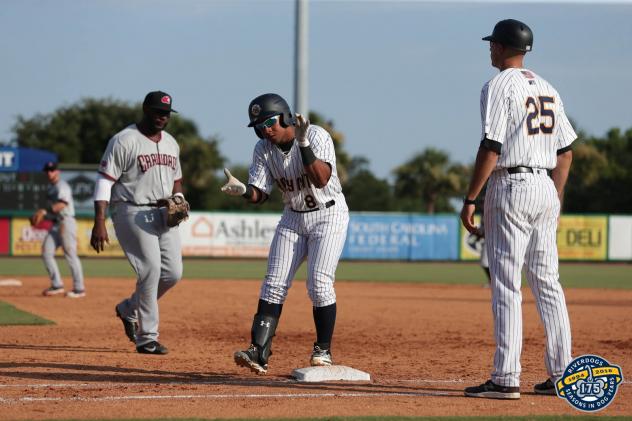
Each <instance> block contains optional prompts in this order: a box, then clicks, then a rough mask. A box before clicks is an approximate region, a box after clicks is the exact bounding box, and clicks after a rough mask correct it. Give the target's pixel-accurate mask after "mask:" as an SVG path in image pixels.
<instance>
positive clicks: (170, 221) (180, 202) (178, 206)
mask: <svg viewBox="0 0 632 421" xmlns="http://www.w3.org/2000/svg"><path fill="white" fill-rule="evenodd" d="M158 206H160V207H165V208H167V226H168V227H176V226H178V225H180V222H182V221H184V220H186V219H187V218H188V217H189V210H190V209H191V207H190V206H189V202H187V201H186V200H185V199H184V196H183V195H182V194H174V195H173V196H171V197H167V198H165V199H160V200H158Z"/></svg>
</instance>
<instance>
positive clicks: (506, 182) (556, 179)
mask: <svg viewBox="0 0 632 421" xmlns="http://www.w3.org/2000/svg"><path fill="white" fill-rule="evenodd" d="M483 40H485V41H489V42H490V51H491V61H492V65H493V66H494V67H496V68H498V69H499V70H500V73H499V74H498V75H496V76H495V77H494V78H492V79H491V80H490V81H489V82H487V83H486V84H485V85H484V86H483V89H482V92H481V120H482V126H483V130H482V141H481V144H480V147H479V149H478V154H477V156H476V164H475V167H474V173H473V175H472V179H471V181H470V185H469V189H468V192H467V195H466V196H465V199H464V204H463V209H462V210H461V220H462V222H463V225H464V226H465V228H466V229H467V230H468V231H469V232H476V230H477V228H476V227H475V226H474V220H473V215H474V200H475V199H476V197H477V196H478V194H479V193H480V191H481V189H482V188H483V185H484V184H485V181H486V180H488V179H489V182H488V185H487V191H486V194H485V213H484V218H485V231H486V232H485V244H486V247H487V253H488V255H489V263H490V266H489V269H490V274H491V284H492V285H491V287H492V312H493V315H494V335H495V337H496V353H495V355H494V369H493V371H492V374H491V379H490V380H489V381H487V382H486V383H484V384H482V385H480V386H475V387H468V388H466V389H465V395H466V396H472V397H483V398H497V399H519V398H520V372H521V366H520V353H521V351H522V309H521V300H522V295H521V290H520V287H521V270H522V268H523V266H524V268H525V272H526V278H527V282H528V283H529V286H530V287H531V291H532V292H533V295H534V296H535V301H536V307H537V310H538V312H539V314H540V318H541V320H542V323H543V325H544V330H545V333H546V355H545V363H546V368H547V372H548V375H549V379H547V380H546V381H545V382H543V383H540V384H537V385H536V386H535V392H536V393H539V394H552V395H554V394H555V388H554V386H553V381H555V380H556V379H557V378H558V377H559V376H560V375H562V373H563V371H564V369H565V368H566V366H567V365H568V363H569V362H570V361H571V329H570V323H569V317H568V311H567V309H566V302H565V298H564V292H563V291H562V286H561V285H560V282H559V272H558V255H557V245H556V230H557V224H558V218H559V215H560V208H561V201H562V196H563V191H564V185H565V184H566V179H567V177H568V172H569V169H570V165H571V161H572V151H571V144H572V142H573V141H574V140H575V139H576V137H577V135H576V134H575V132H574V130H573V128H572V127H571V124H570V122H569V121H568V118H567V117H566V114H565V112H564V106H563V104H562V100H561V98H560V96H559V94H558V93H557V91H556V90H555V88H553V86H551V85H550V84H549V83H548V82H547V81H546V80H544V79H542V78H541V77H540V76H538V75H537V74H535V73H534V72H533V71H531V70H528V69H526V68H524V66H523V60H524V55H525V53H526V52H528V51H531V47H532V45H533V34H532V32H531V29H529V27H528V26H527V25H526V24H524V23H522V22H519V21H517V20H513V19H508V20H503V21H500V22H498V24H496V26H495V27H494V31H493V33H492V35H490V36H487V37H485V38H483ZM549 172H550V173H551V176H549Z"/></svg>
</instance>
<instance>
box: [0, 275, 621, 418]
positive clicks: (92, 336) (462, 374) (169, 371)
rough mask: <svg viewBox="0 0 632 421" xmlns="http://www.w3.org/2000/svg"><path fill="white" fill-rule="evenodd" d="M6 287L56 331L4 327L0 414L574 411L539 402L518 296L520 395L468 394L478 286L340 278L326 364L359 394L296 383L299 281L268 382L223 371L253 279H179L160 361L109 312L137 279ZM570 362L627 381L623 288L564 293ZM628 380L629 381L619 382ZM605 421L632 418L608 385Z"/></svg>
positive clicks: (240, 342) (538, 335)
mask: <svg viewBox="0 0 632 421" xmlns="http://www.w3.org/2000/svg"><path fill="white" fill-rule="evenodd" d="M20 279H21V280H22V281H23V286H22V287H3V288H1V289H0V300H3V301H6V302H9V303H11V304H13V305H15V306H16V307H18V308H20V309H22V310H26V311H29V312H32V313H35V314H37V315H40V316H42V317H44V318H46V319H49V320H53V321H55V322H56V323H57V324H56V325H52V326H0V419H3V420H4V419H54V418H65V419H68V418H72V419H94V418H101V419H116V418H158V417H160V418H180V417H204V418H231V417H239V418H266V417H327V416H351V415H373V416H379V415H383V416H388V415H405V416H415V415H417V416H418V415H535V414H542V415H551V414H566V415H574V414H575V415H576V414H579V411H577V410H575V409H573V408H571V407H570V406H569V404H568V403H566V402H565V401H564V400H562V399H559V398H557V397H550V396H537V395H534V394H533V393H532V389H533V385H534V384H535V383H537V382H540V381H543V380H544V379H545V378H546V371H545V368H544V333H543V330H542V327H541V325H540V322H539V319H538V316H537V313H536V310H535V304H534V301H533V297H532V295H531V292H530V291H529V290H528V289H524V290H523V314H524V345H523V353H522V366H523V373H522V385H521V392H522V396H521V399H520V400H518V401H497V400H486V399H473V398H465V397H463V393H462V390H463V388H464V387H466V386H470V385H475V384H479V383H481V382H483V381H485V380H487V379H488V378H489V372H490V368H491V363H492V358H493V352H494V339H493V336H492V329H493V327H492V315H491V308H490V295H491V293H490V291H489V289H485V288H482V287H475V286H440V285H435V286H432V285H431V286H429V285H427V284H426V285H421V284H378V283H359V282H353V283H352V282H339V283H337V286H336V291H337V293H338V321H337V325H336V333H335V335H334V344H333V356H334V361H335V362H336V363H337V364H341V365H347V366H351V367H354V368H357V369H360V370H363V371H366V372H369V373H370V374H371V376H372V381H371V382H370V383H359V384H356V383H323V384H301V383H297V382H294V381H293V380H292V379H291V378H290V377H289V374H290V373H291V371H292V370H293V369H294V368H298V367H305V366H307V365H308V363H309V356H310V352H311V347H312V342H313V341H314V336H315V335H314V325H313V321H312V309H311V303H310V302H309V299H308V298H307V294H306V291H305V286H304V283H303V282H295V285H294V286H293V287H292V289H291V290H290V294H289V297H288V300H287V302H286V304H285V306H284V308H283V315H282V318H281V322H280V325H279V328H278V330H277V337H276V338H275V339H274V344H273V351H274V354H273V356H272V357H271V359H270V370H269V372H268V375H266V376H257V375H255V374H251V373H250V372H248V371H246V370H245V369H243V368H241V367H237V366H236V365H235V364H234V363H233V357H232V355H233V352H234V351H236V350H239V349H243V348H245V347H246V346H247V345H248V344H249V340H250V333H249V332H250V326H251V323H252V316H253V314H254V311H255V309H256V303H257V299H258V293H259V282H258V281H217V280H215V281H211V280H208V281H203V280H186V279H185V280H183V281H182V282H181V283H180V284H179V285H177V286H176V287H175V288H174V289H172V290H171V291H170V292H169V293H168V294H167V295H166V296H165V297H164V298H163V299H162V300H161V301H160V316H161V332H160V333H161V336H160V341H161V342H162V343H164V344H165V345H166V346H167V347H169V350H170V353H169V354H168V355H166V356H148V355H141V354H137V353H136V351H135V348H134V346H133V344H132V343H130V342H129V341H128V340H127V338H126V337H125V335H124V333H123V328H122V324H121V323H120V321H119V319H118V318H116V317H115V314H114V306H115V304H116V303H117V302H118V301H119V300H120V299H121V298H123V297H124V296H126V295H128V294H129V293H130V292H131V291H132V289H133V287H134V281H133V280H132V279H88V280H87V292H88V295H87V297H85V298H82V299H69V298H63V297H42V296H41V291H42V290H43V289H44V288H45V287H46V286H47V280H46V279H45V278H42V277H30V278H20ZM566 296H567V303H568V307H569V312H570V317H571V326H572V333H573V355H574V356H578V355H582V354H597V355H600V356H602V357H604V358H606V359H607V360H608V361H609V362H610V363H612V364H616V365H619V366H621V368H622V370H623V374H624V376H626V375H627V376H628V377H629V376H632V371H630V368H631V367H632V328H631V327H630V326H632V311H631V309H632V290H596V289H569V290H566ZM628 373H630V374H628ZM600 414H603V415H632V387H631V385H630V383H629V382H625V383H624V384H621V385H620V386H619V392H618V394H617V396H616V398H615V400H614V402H613V403H612V404H611V405H610V406H609V407H607V408H606V409H605V410H603V411H602V412H601V413H600Z"/></svg>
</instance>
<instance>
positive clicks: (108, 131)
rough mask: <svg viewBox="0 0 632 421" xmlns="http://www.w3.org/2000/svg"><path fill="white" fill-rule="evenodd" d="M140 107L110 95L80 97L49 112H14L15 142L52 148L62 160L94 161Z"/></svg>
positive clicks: (135, 116) (97, 160)
mask: <svg viewBox="0 0 632 421" xmlns="http://www.w3.org/2000/svg"><path fill="white" fill-rule="evenodd" d="M141 114H142V112H141V109H140V107H131V106H130V105H129V104H126V103H125V102H121V101H116V100H113V99H103V100H99V99H90V98H88V99H84V100H81V101H80V102H78V103H77V104H74V105H70V106H68V107H62V108H59V109H57V110H56V111H54V112H52V113H51V114H38V115H36V116H34V117H32V118H28V119H27V118H24V117H22V116H18V118H17V123H16V124H15V126H14V127H13V132H14V133H15V134H16V137H17V142H18V145H19V146H25V147H29V148H39V149H46V150H49V151H53V152H55V153H57V154H58V155H59V159H60V161H61V162H64V163H89V164H91V163H98V162H99V160H100V159H101V155H102V154H103V151H104V150H105V146H106V145H107V142H108V140H109V139H110V137H112V135H114V134H115V133H116V132H118V131H120V130H121V129H123V128H124V127H126V126H128V125H129V124H130V123H133V122H135V121H138V120H140V117H141Z"/></svg>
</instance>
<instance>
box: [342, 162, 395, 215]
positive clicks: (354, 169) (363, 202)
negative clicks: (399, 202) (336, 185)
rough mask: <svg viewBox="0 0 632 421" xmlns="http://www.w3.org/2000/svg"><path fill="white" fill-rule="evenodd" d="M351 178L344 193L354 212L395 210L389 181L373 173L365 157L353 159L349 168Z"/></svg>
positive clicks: (345, 186)
mask: <svg viewBox="0 0 632 421" xmlns="http://www.w3.org/2000/svg"><path fill="white" fill-rule="evenodd" d="M348 170H349V171H348V174H349V178H348V180H347V183H346V184H345V185H344V188H343V191H344V193H345V198H346V200H347V205H348V206H349V209H350V210H352V211H389V210H393V193H392V189H391V186H390V185H389V184H388V181H387V180H382V179H379V178H377V177H375V175H373V173H372V172H371V170H370V169H369V161H368V160H367V159H366V158H365V157H362V156H360V157H353V158H352V159H351V162H350V163H349V166H348Z"/></svg>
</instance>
